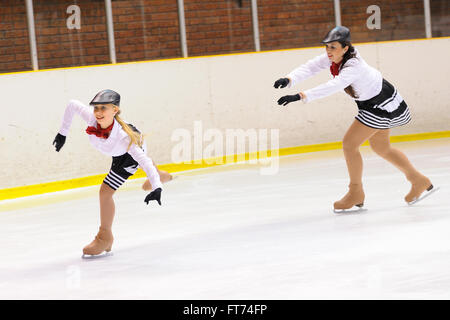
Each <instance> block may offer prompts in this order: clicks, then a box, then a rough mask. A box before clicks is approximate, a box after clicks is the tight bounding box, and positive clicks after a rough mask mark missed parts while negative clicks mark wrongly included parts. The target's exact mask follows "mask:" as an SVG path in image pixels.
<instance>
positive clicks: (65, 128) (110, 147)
mask: <svg viewBox="0 0 450 320" xmlns="http://www.w3.org/2000/svg"><path fill="white" fill-rule="evenodd" d="M93 109H94V108H93V107H91V106H89V107H88V106H86V105H84V104H83V103H82V102H80V101H78V100H70V101H69V103H68V105H67V107H66V110H65V112H64V117H63V121H62V125H61V128H60V129H59V133H60V134H62V135H63V136H67V134H68V133H69V129H70V126H71V124H72V120H73V117H74V115H75V114H78V115H80V117H81V118H82V119H83V120H84V121H86V123H87V124H88V125H89V126H94V127H97V120H96V118H95V116H94V110H93ZM89 141H90V142H91V144H92V145H93V146H94V148H95V149H97V150H99V151H100V152H102V153H103V154H106V155H108V156H112V157H117V156H121V155H124V154H125V153H127V152H128V153H129V154H130V155H131V156H132V157H133V159H134V160H135V161H136V162H137V163H138V164H139V166H140V167H141V168H142V169H143V170H144V172H145V173H146V174H147V177H148V179H149V181H150V183H151V185H152V188H153V189H152V191H153V190H155V189H157V188H161V189H162V183H161V180H160V177H159V174H158V170H157V169H156V168H155V166H154V164H153V161H152V159H151V158H149V157H148V156H147V155H146V153H145V148H144V150H143V149H142V148H140V147H139V146H137V145H135V144H134V143H133V144H132V145H131V146H130V149H129V150H127V149H128V145H129V144H130V137H129V136H128V134H127V133H126V132H125V131H124V130H123V129H122V126H121V125H120V123H119V122H117V120H116V119H114V126H113V128H112V130H111V133H110V135H109V137H108V138H107V139H103V138H99V137H97V136H96V135H93V134H90V135H89ZM144 146H145V142H144Z"/></svg>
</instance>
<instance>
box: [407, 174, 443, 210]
mask: <svg viewBox="0 0 450 320" xmlns="http://www.w3.org/2000/svg"><path fill="white" fill-rule="evenodd" d="M437 190H439V187H434V186H433V184H432V183H431V180H430V179H428V178H427V177H425V176H421V177H420V178H419V179H416V180H413V181H411V190H410V191H409V193H408V194H407V195H406V196H405V201H406V203H408V205H413V204H414V203H417V202H419V201H421V200H423V199H424V198H426V197H428V196H429V195H430V194H432V193H433V192H435V191H437Z"/></svg>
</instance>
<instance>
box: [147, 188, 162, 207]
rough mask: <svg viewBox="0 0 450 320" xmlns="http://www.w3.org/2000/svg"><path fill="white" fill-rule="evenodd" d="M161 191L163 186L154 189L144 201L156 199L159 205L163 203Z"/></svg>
mask: <svg viewBox="0 0 450 320" xmlns="http://www.w3.org/2000/svg"><path fill="white" fill-rule="evenodd" d="M161 191H162V189H161V188H157V189H155V190H153V191H152V192H150V193H149V194H148V195H147V196H146V197H145V200H144V202H145V203H147V204H148V203H149V202H150V201H152V200H156V201H158V203H159V205H161Z"/></svg>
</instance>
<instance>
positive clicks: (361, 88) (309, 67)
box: [286, 49, 383, 102]
mask: <svg viewBox="0 0 450 320" xmlns="http://www.w3.org/2000/svg"><path fill="white" fill-rule="evenodd" d="M355 51H356V57H355V58H351V59H349V60H347V62H346V63H345V65H344V66H343V67H342V69H341V70H340V71H339V75H337V76H336V77H334V78H333V79H331V80H329V81H328V82H326V83H323V84H321V85H318V86H317V87H314V88H312V89H308V90H305V91H303V92H304V94H305V95H306V100H305V101H304V102H310V101H313V100H316V99H320V98H324V97H327V96H329V95H332V94H334V93H336V92H339V91H342V90H344V89H345V88H346V87H347V86H349V85H351V86H352V87H353V89H354V90H355V93H356V95H357V98H353V99H354V100H360V101H364V100H368V99H370V98H373V97H374V96H376V95H377V94H379V93H380V92H381V87H382V83H383V76H382V75H381V73H380V72H379V71H378V70H377V69H375V68H373V67H371V66H369V65H368V64H367V63H366V61H364V59H363V58H362V57H361V55H360V54H359V52H358V50H356V49H355ZM330 66H331V61H330V59H329V58H328V56H327V54H326V53H323V54H321V55H319V56H317V57H315V58H313V59H311V60H309V61H308V62H307V63H305V64H303V65H301V66H299V67H298V68H296V69H294V70H293V71H292V72H290V73H289V74H288V75H287V76H286V78H289V79H290V81H289V87H292V86H295V85H296V84H298V83H300V82H301V81H303V80H305V79H307V78H309V77H311V76H313V75H315V74H317V73H318V72H320V71H321V70H323V69H327V70H329V69H330ZM330 76H331V77H333V76H332V75H331V73H330Z"/></svg>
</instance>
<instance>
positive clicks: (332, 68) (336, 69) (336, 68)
mask: <svg viewBox="0 0 450 320" xmlns="http://www.w3.org/2000/svg"><path fill="white" fill-rule="evenodd" d="M341 63H342V60H341V62H339V63H338V64H336V63H334V62H333V63H331V66H330V71H331V74H332V75H333V77H335V76H337V75H338V74H339V67H340V66H341Z"/></svg>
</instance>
